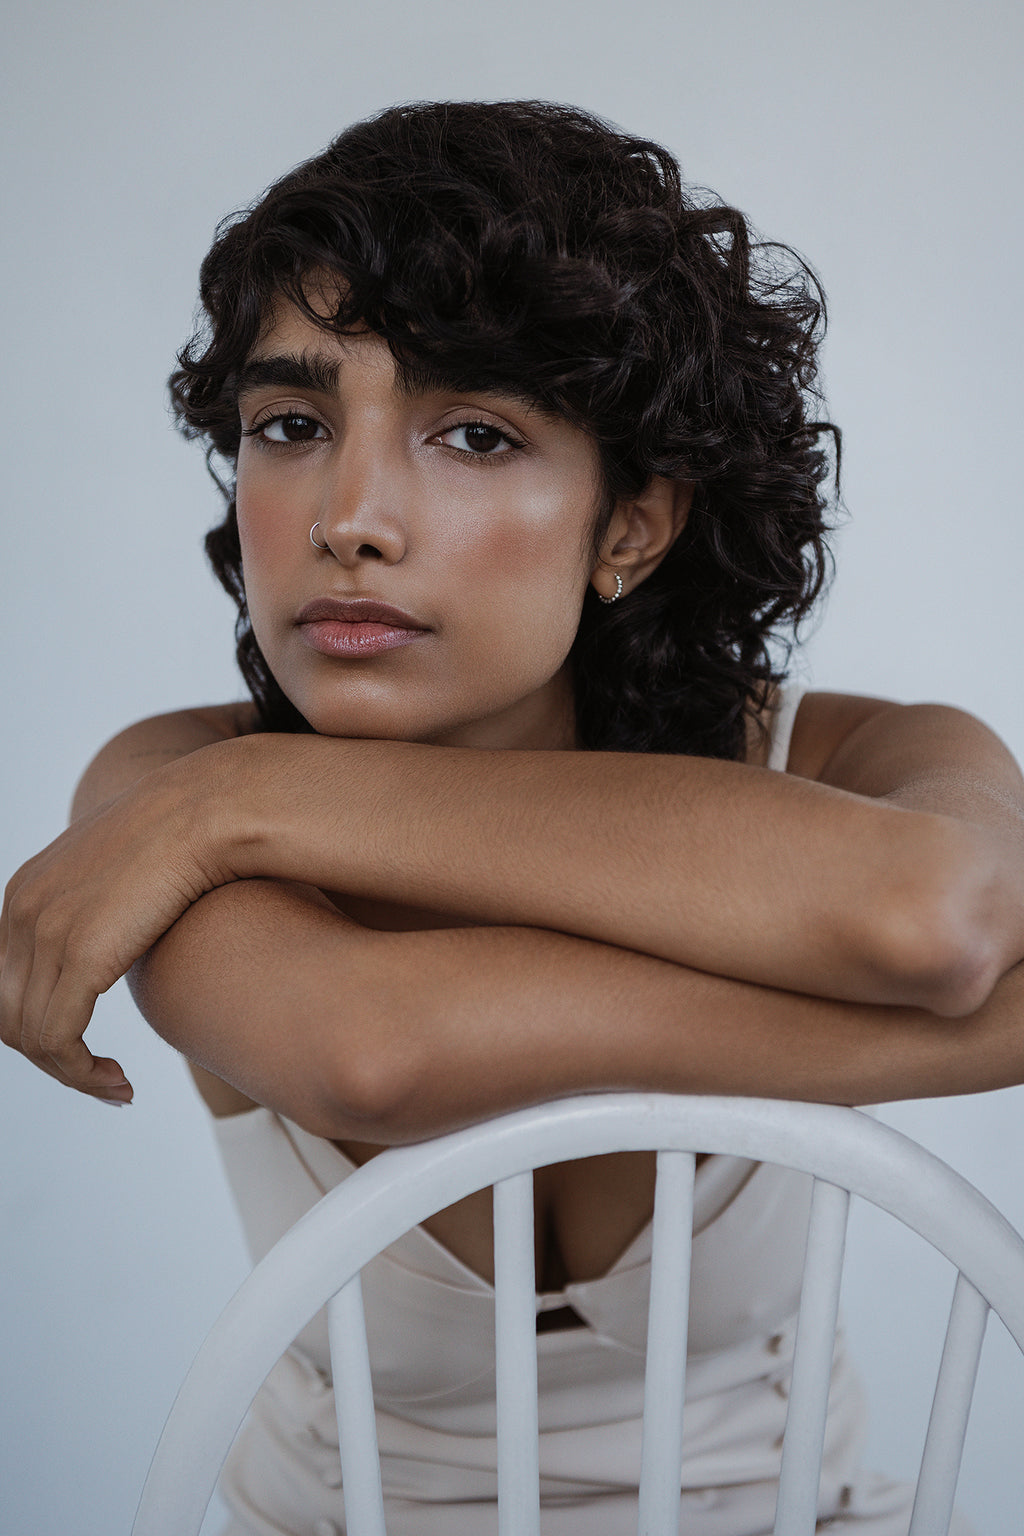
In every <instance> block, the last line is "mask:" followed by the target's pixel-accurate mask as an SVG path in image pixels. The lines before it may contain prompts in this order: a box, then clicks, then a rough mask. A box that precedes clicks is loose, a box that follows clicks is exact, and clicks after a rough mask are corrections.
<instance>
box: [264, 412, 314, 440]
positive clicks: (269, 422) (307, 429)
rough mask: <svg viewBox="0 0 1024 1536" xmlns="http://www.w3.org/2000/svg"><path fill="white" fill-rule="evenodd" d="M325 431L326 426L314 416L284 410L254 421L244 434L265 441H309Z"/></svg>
mask: <svg viewBox="0 0 1024 1536" xmlns="http://www.w3.org/2000/svg"><path fill="white" fill-rule="evenodd" d="M325 433H326V428H325V427H324V425H323V423H322V422H320V421H317V419H316V417H315V416H304V415H303V414H302V412H301V411H285V412H283V413H282V414H281V415H279V416H266V417H264V419H263V420H262V421H258V422H256V423H254V425H253V426H251V427H249V428H248V429H247V430H246V433H245V436H246V437H255V438H262V439H263V441H264V442H267V443H311V442H315V441H316V439H317V438H319V437H323V436H324V435H325Z"/></svg>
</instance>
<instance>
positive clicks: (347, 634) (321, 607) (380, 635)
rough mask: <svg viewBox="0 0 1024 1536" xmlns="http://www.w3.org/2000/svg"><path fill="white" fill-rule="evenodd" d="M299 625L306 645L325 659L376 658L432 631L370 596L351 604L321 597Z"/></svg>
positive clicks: (307, 608)
mask: <svg viewBox="0 0 1024 1536" xmlns="http://www.w3.org/2000/svg"><path fill="white" fill-rule="evenodd" d="M295 622H296V625H297V626H298V629H299V633H300V635H301V637H302V639H303V641H304V643H305V644H306V645H308V646H309V648H310V649H311V650H313V651H317V652H318V653H319V654H320V655H321V656H338V657H340V656H351V657H357V658H359V657H368V656H376V655H378V654H379V653H380V652H381V651H393V650H397V649H398V648H399V647H400V646H404V645H410V644H412V643H413V642H414V641H416V640H419V639H422V637H423V636H424V635H427V634H429V632H430V631H429V630H428V628H427V626H426V625H425V624H420V623H419V622H418V621H417V620H416V619H414V618H413V617H412V615H411V614H408V613H404V612H403V611H402V609H400V608H392V607H391V605H390V604H389V603H378V602H376V601H375V600H374V599H372V598H367V597H356V598H350V599H348V600H347V601H343V600H341V599H339V598H335V597H318V598H316V599H315V600H314V601H313V602H311V603H307V604H306V606H305V608H303V609H302V610H301V612H300V613H299V614H298V616H297V618H296V620H295Z"/></svg>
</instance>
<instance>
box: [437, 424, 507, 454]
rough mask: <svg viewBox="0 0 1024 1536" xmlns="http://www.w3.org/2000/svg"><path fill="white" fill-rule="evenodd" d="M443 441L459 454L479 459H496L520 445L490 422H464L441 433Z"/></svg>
mask: <svg viewBox="0 0 1024 1536" xmlns="http://www.w3.org/2000/svg"><path fill="white" fill-rule="evenodd" d="M441 441H442V442H443V443H445V444H446V445H447V446H448V447H449V448H455V449H457V450H458V452H459V453H469V454H472V455H473V457H474V458H478V459H495V458H498V457H500V456H501V455H503V454H506V453H508V452H510V451H511V450H512V449H514V448H518V447H519V446H520V445H519V444H518V443H517V442H514V441H513V440H512V438H511V437H510V436H509V435H508V433H507V432H502V431H501V429H500V427H495V426H493V425H492V424H491V422H489V421H464V422H461V423H460V424H459V425H458V426H457V427H449V428H448V430H447V431H446V432H442V433H441Z"/></svg>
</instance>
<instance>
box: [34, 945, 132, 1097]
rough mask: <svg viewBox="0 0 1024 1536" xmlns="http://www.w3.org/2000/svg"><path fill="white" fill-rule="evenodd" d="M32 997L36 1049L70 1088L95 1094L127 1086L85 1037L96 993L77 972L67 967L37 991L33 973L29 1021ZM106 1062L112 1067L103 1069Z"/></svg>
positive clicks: (42, 981) (118, 1071) (43, 980)
mask: <svg viewBox="0 0 1024 1536" xmlns="http://www.w3.org/2000/svg"><path fill="white" fill-rule="evenodd" d="M30 996H31V1008H32V1013H31V1019H29V1024H30V1027H33V1025H34V1033H35V1034H36V1050H37V1052H38V1054H39V1055H40V1056H41V1057H42V1058H44V1059H45V1060H46V1061H47V1062H48V1063H49V1064H50V1065H51V1066H52V1067H54V1068H56V1070H57V1071H58V1072H59V1073H60V1074H61V1076H62V1077H63V1078H64V1080H65V1081H66V1082H67V1083H68V1085H69V1086H70V1087H73V1088H79V1089H82V1090H83V1091H84V1092H96V1091H97V1090H99V1089H102V1088H112V1087H114V1086H121V1085H122V1084H123V1083H124V1081H125V1076H124V1073H123V1072H122V1071H121V1069H120V1067H119V1066H118V1064H117V1063H116V1062H112V1063H110V1058H109V1057H102V1058H99V1057H96V1056H94V1055H93V1053H92V1051H90V1049H89V1047H88V1046H87V1045H86V1043H85V1041H84V1039H83V1038H82V1037H83V1035H84V1034H85V1031H86V1029H87V1028H88V1025H89V1020H90V1019H91V1017H92V1010H93V1006H94V1004H95V1002H96V992H95V990H94V989H93V987H92V986H91V984H90V983H88V982H83V981H82V979H81V977H80V975H79V974H78V972H77V971H76V970H75V969H73V968H71V967H68V966H65V967H63V968H62V969H61V970H59V971H58V972H57V974H56V976H55V977H52V978H51V976H50V975H44V976H42V977H40V980H39V985H38V989H37V985H36V976H35V971H33V976H32V981H31V983H30V993H29V994H27V995H26V1016H27V1019H28V1016H29V1008H30V1004H29V997H30ZM36 1020H37V1021H38V1022H34V1021H36ZM104 1062H107V1063H110V1065H108V1066H107V1067H104V1066H103V1063H104ZM111 1066H112V1067H113V1071H111Z"/></svg>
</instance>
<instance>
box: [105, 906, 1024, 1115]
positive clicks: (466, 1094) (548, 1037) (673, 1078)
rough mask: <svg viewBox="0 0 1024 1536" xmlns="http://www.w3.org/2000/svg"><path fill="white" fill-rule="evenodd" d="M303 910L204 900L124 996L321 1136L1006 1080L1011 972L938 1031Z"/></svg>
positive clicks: (1009, 1078) (1020, 995)
mask: <svg viewBox="0 0 1024 1536" xmlns="http://www.w3.org/2000/svg"><path fill="white" fill-rule="evenodd" d="M315 900H316V899H315V897H314V896H313V895H312V893H306V894H299V893H296V892H295V891H292V890H289V889H288V888H284V887H278V886H276V885H275V883H274V882H263V881H255V882H242V883H240V884H238V885H235V886H232V887H229V888H226V889H223V890H220V891H217V892H214V893H213V894H212V895H211V896H208V897H204V898H203V900H202V901H201V902H199V903H197V904H195V906H193V907H192V908H191V909H190V911H189V912H188V913H187V914H186V915H185V917H184V918H183V919H182V920H181V922H180V923H179V924H177V925H176V926H175V928H174V929H172V930H171V932H170V933H169V934H168V935H166V937H165V938H164V939H163V940H162V941H161V942H160V944H159V945H157V946H156V949H155V950H154V951H153V953H152V955H151V956H150V957H148V958H147V960H146V961H145V962H143V964H142V966H141V967H139V968H138V969H137V973H136V977H135V983H136V987H135V990H136V995H137V997H138V998H139V1001H140V1005H141V1006H142V1007H143V1011H144V1012H145V1013H146V1014H147V1017H148V1018H149V1019H150V1021H151V1022H152V1023H153V1024H154V1025H155V1027H157V1028H158V1030H159V1031H160V1033H162V1034H163V1035H164V1036H165V1038H167V1039H169V1040H170V1041H171V1043H172V1044H174V1045H176V1046H177V1047H178V1048H180V1049H182V1050H184V1051H185V1052H186V1054H188V1055H189V1056H190V1057H191V1058H192V1059H193V1060H195V1061H198V1062H199V1063H200V1064H201V1065H203V1066H205V1067H207V1068H209V1069H210V1070H212V1071H214V1072H215V1073H216V1074H217V1075H218V1076H220V1077H222V1078H223V1079H225V1080H226V1081H228V1082H230V1083H232V1084H233V1085H234V1086H235V1087H236V1088H239V1089H241V1090H242V1091H243V1092H244V1093H246V1094H248V1095H249V1096H250V1097H251V1098H254V1099H255V1100H257V1102H260V1103H264V1104H267V1105H269V1106H270V1107H271V1108H273V1109H276V1110H278V1111H279V1112H281V1113H283V1114H286V1115H288V1116H289V1117H290V1118H293V1119H295V1120H297V1121H298V1122H299V1123H301V1124H303V1125H305V1126H306V1128H307V1129H309V1130H311V1131H313V1132H314V1133H315V1134H318V1135H323V1136H333V1137H342V1138H351V1139H355V1140H363V1141H370V1142H397V1141H408V1140H415V1139H417V1138H419V1137H422V1136H427V1135H432V1134H436V1133H438V1132H440V1131H443V1130H447V1129H451V1128H453V1127H455V1126H457V1125H461V1124H466V1123H469V1122H472V1121H475V1120H479V1119H483V1118H486V1117H488V1116H490V1115H494V1114H497V1113H500V1112H502V1111H503V1110H507V1109H511V1108H515V1107H518V1106H520V1105H523V1104H529V1103H536V1102H539V1101H542V1100H546V1099H551V1098H554V1097H558V1096H560V1095H562V1094H566V1093H577V1092H592V1091H599V1090H605V1089H644V1090H664V1091H674V1092H702V1093H703V1092H708V1093H710V1092H715V1093H737V1094H759V1095H767V1096H771V1097H785V1098H801V1099H812V1100H826V1101H835V1102H840V1103H869V1102H872V1101H880V1100H887V1099H895V1098H906V1097H918V1096H933V1095H940V1094H950V1093H963V1092H976V1091H981V1090H984V1089H989V1088H995V1087H1000V1086H1004V1085H1005V1084H1008V1083H1012V1082H1018V1081H1021V1080H1024V1029H1022V1027H1021V1025H1022V1023H1024V967H1021V968H1018V969H1017V970H1016V971H1014V972H1012V973H1011V974H1010V975H1009V976H1008V977H1007V978H1005V979H1004V981H1003V982H1002V983H1001V984H1000V986H999V987H998V988H997V989H996V991H995V992H994V994H993V996H992V997H991V998H990V999H989V1001H988V1003H986V1005H985V1006H984V1008H982V1009H981V1010H979V1011H978V1012H977V1013H976V1014H975V1015H974V1016H973V1017H972V1018H970V1019H964V1020H956V1021H952V1020H937V1019H936V1018H934V1017H933V1016H931V1015H929V1014H926V1013H924V1012H922V1011H920V1010H914V1009H908V1008H881V1007H870V1006H865V1005H857V1004H849V1003H838V1002H827V1001H823V1000H820V999H813V998H809V997H804V996H796V995H793V994H787V993H782V992H778V991H773V990H771V989H766V988H761V987H758V986H754V985H751V984H748V983H743V982H736V981H730V980H726V979H723V978H720V977H715V976H709V975H707V974H703V973H700V972H695V971H691V970H688V969H686V968H683V967H679V966H675V965H672V964H670V963H668V962H665V961H661V960H656V959H653V958H651V957H648V956H644V955H638V954H635V953H631V952H628V951H623V950H620V949H617V948H614V947H612V946H608V945H601V944H596V943H594V942H592V941H588V940H583V939H578V938H574V937H569V936H566V935H561V934H554V933H548V932H543V931H536V930H528V929H521V928H490V929H479V928H466V929H462V928H460V929H447V930H437V931H431V932H415V933H372V932H370V931H368V930H365V929H362V928H360V927H358V925H354V924H350V923H347V922H346V921H345V920H344V919H341V918H340V917H338V915H337V914H334V913H332V912H331V911H330V910H329V909H327V908H326V907H316V906H315ZM224 955H230V956H232V963H231V966H230V967H227V968H225V967H224V966H223V965H221V964H220V963H219V959H218V957H220V956H224ZM225 969H227V970H228V971H229V972H231V971H233V975H231V974H228V975H227V976H225ZM239 976H243V977H244V978H245V984H244V986H243V987H239V985H238V979H239Z"/></svg>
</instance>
